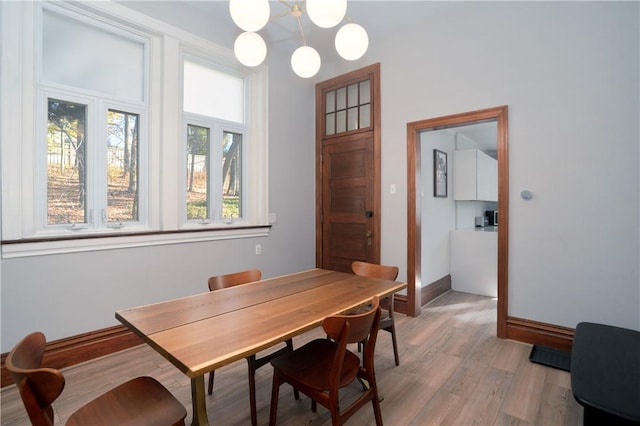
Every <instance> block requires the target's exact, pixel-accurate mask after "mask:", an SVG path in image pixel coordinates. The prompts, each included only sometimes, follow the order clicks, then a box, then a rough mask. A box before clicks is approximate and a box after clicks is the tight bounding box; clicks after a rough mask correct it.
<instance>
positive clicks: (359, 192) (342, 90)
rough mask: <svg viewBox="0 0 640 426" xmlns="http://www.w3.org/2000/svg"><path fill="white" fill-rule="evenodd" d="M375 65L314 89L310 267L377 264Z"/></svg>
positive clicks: (343, 268) (340, 268)
mask: <svg viewBox="0 0 640 426" xmlns="http://www.w3.org/2000/svg"><path fill="white" fill-rule="evenodd" d="M379 70H380V66H379V64H375V65H372V66H370V67H367V68H363V69H360V70H357V71H354V72H352V73H349V74H345V75H342V76H339V77H336V78H333V79H331V80H328V81H325V82H322V83H318V85H317V86H316V129H317V131H316V139H317V141H316V148H317V149H316V176H317V180H316V203H317V205H316V264H317V266H318V267H321V268H324V269H332V270H336V271H345V272H351V263H352V262H353V261H355V260H362V261H366V262H372V263H380V130H379V129H380V126H379V121H380V107H379V103H380V102H379V99H380V95H379V92H380V83H379Z"/></svg>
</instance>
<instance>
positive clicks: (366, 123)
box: [360, 104, 371, 129]
mask: <svg viewBox="0 0 640 426" xmlns="http://www.w3.org/2000/svg"><path fill="white" fill-rule="evenodd" d="M367 127H371V105H369V104H367V105H362V106H361V107H360V128H361V129H364V128H367Z"/></svg>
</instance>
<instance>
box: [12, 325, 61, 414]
mask: <svg viewBox="0 0 640 426" xmlns="http://www.w3.org/2000/svg"><path fill="white" fill-rule="evenodd" d="M45 345H46V339H45V337H44V334H42V333H40V332H35V333H31V334H29V335H28V336H26V337H25V338H24V339H22V340H21V341H20V342H19V343H18V344H17V345H16V346H15V347H14V348H13V349H12V350H11V352H9V355H8V356H7V359H6V367H7V370H8V371H9V373H10V374H11V377H12V378H13V381H14V382H15V383H16V385H17V386H18V389H19V390H20V397H21V398H22V402H23V404H24V407H25V409H26V410H27V414H28V415H29V419H30V420H31V424H32V425H34V426H45V425H46V426H50V425H53V424H54V420H53V407H52V406H51V404H52V403H53V401H55V400H56V399H57V398H58V396H60V394H61V393H62V390H63V389H64V384H65V380H64V376H63V375H62V373H60V372H59V371H58V370H55V369H53V368H42V367H41V366H42V357H43V355H44V349H45Z"/></svg>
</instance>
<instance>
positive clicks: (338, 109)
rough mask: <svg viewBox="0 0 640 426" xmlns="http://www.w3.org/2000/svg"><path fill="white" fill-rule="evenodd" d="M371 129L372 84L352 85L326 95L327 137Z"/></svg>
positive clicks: (362, 82)
mask: <svg viewBox="0 0 640 426" xmlns="http://www.w3.org/2000/svg"><path fill="white" fill-rule="evenodd" d="M368 127H371V82H370V81H369V80H365V81H361V82H359V83H354V84H350V85H348V86H346V87H340V88H338V89H335V90H330V91H327V92H326V94H325V135H326V136H329V135H335V134H337V133H343V132H349V131H352V130H358V129H364V128H368Z"/></svg>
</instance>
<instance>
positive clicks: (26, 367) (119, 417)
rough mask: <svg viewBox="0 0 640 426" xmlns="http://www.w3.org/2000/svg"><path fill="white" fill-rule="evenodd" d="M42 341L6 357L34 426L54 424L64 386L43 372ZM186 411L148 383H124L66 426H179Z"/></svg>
mask: <svg viewBox="0 0 640 426" xmlns="http://www.w3.org/2000/svg"><path fill="white" fill-rule="evenodd" d="M45 345H46V339H45V336H44V334H42V333H41V332H34V333H31V334H29V335H27V336H26V337H25V338H23V339H22V340H21V341H20V342H19V343H18V344H17V345H16V346H15V347H14V348H13V350H11V352H9V355H8V356H7V359H6V367H7V370H8V371H9V373H10V374H11V377H12V378H13V381H14V382H15V383H16V385H17V387H18V390H19V391H20V397H21V398H22V402H23V403H24V407H25V408H26V410H27V414H28V415H29V419H30V420H31V424H32V425H33V426H52V425H53V424H54V415H53V407H52V405H51V404H53V402H54V401H55V400H56V399H57V398H58V397H59V396H60V394H61V393H62V390H63V389H64V386H65V378H64V375H63V374H62V373H61V372H60V371H58V370H56V369H53V368H45V367H42V358H43V355H44V349H45ZM186 416H187V410H186V409H185V408H184V406H183V405H182V404H181V403H180V401H178V400H177V399H176V398H175V397H174V396H173V395H172V394H171V393H170V392H169V391H168V390H167V389H166V388H165V387H164V386H162V385H161V384H160V383H159V382H158V381H157V380H156V379H153V378H151V377H137V378H135V379H132V380H129V381H128V382H126V383H123V384H121V385H119V386H117V387H115V388H113V389H111V390H110V391H108V392H106V393H104V394H102V395H100V396H99V397H97V398H96V399H94V400H92V401H90V402H88V403H87V404H85V405H83V406H82V407H81V408H79V409H78V410H77V411H75V412H74V413H73V414H71V416H70V417H69V419H68V420H67V422H66V424H67V425H70V426H79V425H94V426H98V425H104V426H113V425H149V426H156V425H184V418H185V417H186Z"/></svg>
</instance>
